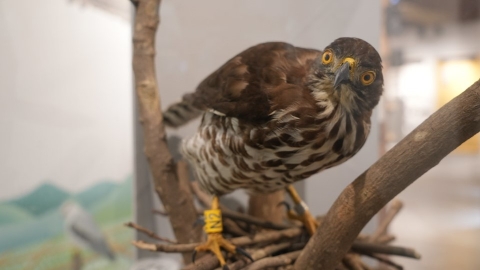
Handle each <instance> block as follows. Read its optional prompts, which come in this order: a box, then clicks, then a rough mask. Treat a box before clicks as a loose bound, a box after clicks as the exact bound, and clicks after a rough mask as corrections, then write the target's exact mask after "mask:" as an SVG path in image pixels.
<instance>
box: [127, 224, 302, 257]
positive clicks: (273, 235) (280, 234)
mask: <svg viewBox="0 0 480 270" xmlns="http://www.w3.org/2000/svg"><path fill="white" fill-rule="evenodd" d="M301 233H302V229H301V228H291V229H286V230H283V231H268V232H263V233H261V234H256V235H254V236H253V237H249V236H241V237H236V238H232V239H231V240H230V241H231V243H232V244H234V245H236V246H248V245H253V244H258V243H268V242H274V241H278V240H280V239H284V238H293V237H296V236H298V235H300V234H301ZM133 244H134V245H135V246H137V247H139V248H142V249H147V250H151V251H160V252H167V253H172V252H181V253H183V252H191V251H193V250H194V249H195V247H196V246H198V245H200V243H190V244H176V245H167V244H153V243H146V242H143V241H134V242H133Z"/></svg>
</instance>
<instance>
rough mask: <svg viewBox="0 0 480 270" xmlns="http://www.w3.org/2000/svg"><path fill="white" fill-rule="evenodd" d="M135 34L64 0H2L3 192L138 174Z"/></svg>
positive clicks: (123, 25)
mask: <svg viewBox="0 0 480 270" xmlns="http://www.w3.org/2000/svg"><path fill="white" fill-rule="evenodd" d="M130 59H131V33H130V25H129V24H128V22H126V21H125V20H122V19H120V18H116V17H114V16H112V15H109V14H107V13H104V12H101V11H98V10H95V9H93V8H88V7H83V8H82V7H81V6H79V5H77V4H72V3H71V2H70V1H67V0H48V1H34V0H2V1H0V187H1V188H0V198H1V199H6V198H10V197H14V196H18V195H20V194H23V193H26V192H28V191H29V190H28V189H33V188H34V187H35V186H36V185H38V184H39V183H40V182H42V181H44V179H50V180H49V181H50V182H53V183H55V184H57V185H59V186H60V187H62V188H64V189H66V190H68V191H78V190H80V189H83V188H86V187H89V186H91V185H92V183H93V182H94V181H97V180H99V179H100V178H111V179H112V180H123V179H124V178H125V176H127V175H128V174H131V173H132V170H133V166H132V164H133V162H132V159H133V157H132V155H133V153H132V151H133V150H132V149H133V145H132V140H133V138H132V134H133V131H132V96H131V95H132V94H131V91H132V90H131V86H132V84H131V78H132V75H131V60H130Z"/></svg>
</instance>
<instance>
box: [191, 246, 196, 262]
mask: <svg viewBox="0 0 480 270" xmlns="http://www.w3.org/2000/svg"><path fill="white" fill-rule="evenodd" d="M196 257H197V250H196V249H194V250H193V253H192V263H195V258H196Z"/></svg>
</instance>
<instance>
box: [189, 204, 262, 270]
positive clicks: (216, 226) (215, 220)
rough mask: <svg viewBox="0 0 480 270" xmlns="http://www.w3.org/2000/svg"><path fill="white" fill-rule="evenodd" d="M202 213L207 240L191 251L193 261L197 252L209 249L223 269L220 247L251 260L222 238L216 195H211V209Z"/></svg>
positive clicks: (221, 225) (225, 267)
mask: <svg viewBox="0 0 480 270" xmlns="http://www.w3.org/2000/svg"><path fill="white" fill-rule="evenodd" d="M203 215H204V219H205V226H204V227H203V228H204V231H205V232H206V233H207V235H208V238H207V242H205V243H203V244H201V245H199V246H197V247H196V248H195V250H194V251H193V254H192V261H193V262H195V257H196V255H197V252H201V251H211V252H212V253H213V254H215V256H216V257H217V259H218V261H219V262H220V265H221V266H222V267H223V269H225V270H226V269H228V267H227V266H226V262H225V258H224V257H223V255H222V252H221V250H220V248H223V249H225V250H226V251H228V252H230V253H232V254H242V255H243V256H245V257H247V258H248V259H250V260H251V261H252V262H253V258H252V257H251V256H250V254H248V253H247V252H246V251H245V250H243V249H241V248H239V247H235V246H234V245H233V244H232V243H230V242H229V241H228V240H226V239H225V238H223V236H222V231H223V224H222V211H221V210H220V207H219V201H218V197H217V196H215V197H213V201H212V209H210V210H205V211H204V212H203Z"/></svg>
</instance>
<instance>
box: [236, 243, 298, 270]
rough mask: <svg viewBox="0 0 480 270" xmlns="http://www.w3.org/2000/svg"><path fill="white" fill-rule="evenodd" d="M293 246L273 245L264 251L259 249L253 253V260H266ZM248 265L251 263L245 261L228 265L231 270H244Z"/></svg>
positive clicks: (284, 244) (285, 244) (287, 244)
mask: <svg viewBox="0 0 480 270" xmlns="http://www.w3.org/2000/svg"><path fill="white" fill-rule="evenodd" d="M290 246H291V243H280V244H273V245H270V246H266V247H264V248H262V249H259V250H257V251H255V252H253V253H252V254H251V255H252V258H253V259H254V260H255V261H257V260H260V259H262V258H265V257H267V256H269V255H271V254H273V253H275V252H279V251H280V250H282V249H286V248H288V247H290ZM248 263H250V261H245V260H238V261H236V262H234V263H232V264H229V265H228V269H230V270H239V269H242V267H244V266H245V265H247V264H248Z"/></svg>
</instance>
